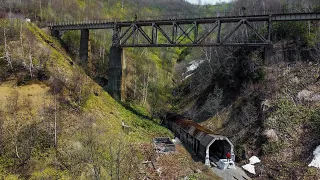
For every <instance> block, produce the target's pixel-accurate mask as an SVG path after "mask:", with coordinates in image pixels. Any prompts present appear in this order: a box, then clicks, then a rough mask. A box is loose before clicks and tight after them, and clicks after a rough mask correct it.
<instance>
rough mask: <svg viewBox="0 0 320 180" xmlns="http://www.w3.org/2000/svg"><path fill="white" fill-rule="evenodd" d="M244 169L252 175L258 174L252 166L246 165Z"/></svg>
mask: <svg viewBox="0 0 320 180" xmlns="http://www.w3.org/2000/svg"><path fill="white" fill-rule="evenodd" d="M242 168H243V169H244V170H246V171H248V172H249V173H251V174H256V171H255V169H254V165H252V164H246V165H243V166H242Z"/></svg>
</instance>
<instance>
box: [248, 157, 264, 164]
mask: <svg viewBox="0 0 320 180" xmlns="http://www.w3.org/2000/svg"><path fill="white" fill-rule="evenodd" d="M249 161H250V163H249V164H252V165H254V164H257V163H260V162H261V160H260V159H259V158H258V157H257V156H252V157H251V158H250V159H249Z"/></svg>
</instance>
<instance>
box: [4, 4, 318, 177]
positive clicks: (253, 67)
mask: <svg viewBox="0 0 320 180" xmlns="http://www.w3.org/2000/svg"><path fill="white" fill-rule="evenodd" d="M319 10H320V2H319V1H318V0H306V1H298V0H286V1H284V0H235V1H232V2H230V3H224V2H222V3H218V4H216V5H193V4H190V3H188V2H187V1H185V0H37V1H36V0H0V18H1V19H0V101H1V102H3V103H1V104H0V178H2V179H143V178H146V177H147V178H150V179H179V178H185V177H188V178H189V179H215V178H217V177H216V176H215V175H214V174H212V172H211V171H208V169H206V168H205V167H203V165H202V164H201V163H200V164H199V163H196V162H194V161H193V160H192V158H191V156H190V154H189V153H188V152H187V151H186V150H185V149H184V148H183V147H181V148H179V149H178V151H179V154H176V155H174V158H172V157H160V159H157V164H158V165H157V166H158V167H156V168H155V166H154V165H152V166H153V167H152V166H151V165H145V164H143V163H142V162H146V161H152V160H153V159H154V158H155V157H154V156H155V155H154V153H153V151H152V145H151V143H150V142H151V140H152V138H153V137H156V136H169V137H173V135H172V133H171V132H169V131H168V130H167V129H166V128H164V127H162V126H161V125H160V122H161V118H163V117H164V115H165V114H166V112H175V113H179V114H182V115H184V116H186V117H187V118H189V119H192V120H194V121H196V122H198V123H200V124H201V125H203V126H205V127H207V128H208V129H210V130H212V131H213V132H216V133H217V134H221V135H225V136H227V137H229V138H230V140H231V141H232V142H233V143H234V145H235V151H236V157H237V163H238V164H239V165H243V164H245V163H246V161H247V159H248V158H249V157H250V156H252V155H256V156H259V157H261V160H262V164H263V165H262V166H261V167H259V168H258V170H257V171H258V172H259V173H257V176H252V178H257V179H270V178H271V179H279V178H283V179H295V178H297V179H318V178H319V177H320V172H319V170H318V169H316V168H308V166H307V165H308V164H309V163H310V161H311V160H312V158H313V155H312V152H313V150H314V149H315V148H316V147H317V146H318V145H319V144H320V141H319V129H320V100H319V96H320V89H319V87H320V84H319V83H320V81H319V77H320V66H319V63H320V60H319V59H320V28H319V25H320V23H319V21H301V22H281V23H280V22H276V23H273V24H272V42H273V47H272V48H271V51H272V53H271V54H272V56H271V57H270V58H268V59H266V58H265V48H264V47H255V48H252V47H251V48H249V47H201V48H200V47H198V48H191V47H179V48H178V47H174V48H164V47H162V48H126V49H125V57H126V70H125V77H126V78H125V93H126V101H125V102H116V101H115V100H113V99H112V98H111V97H110V96H109V95H108V93H107V92H106V91H105V90H106V86H107V82H108V77H107V74H108V63H109V53H110V47H111V44H112V43H111V39H112V31H110V30H92V31H91V32H90V48H89V49H90V52H89V61H88V62H82V61H80V59H79V57H78V56H79V46H80V32H79V31H66V32H63V34H62V36H61V39H60V40H58V39H55V38H53V37H51V36H50V32H49V29H48V28H47V23H50V22H64V21H90V20H110V21H131V20H135V19H137V20H146V19H154V18H157V19H159V18H160V19H167V18H173V17H174V18H179V17H212V16H223V15H229V16H236V15H246V14H247V15H249V14H264V13H292V12H300V13H304V12H319ZM26 18H28V19H30V20H31V23H29V22H26V21H25V19H26ZM235 26H236V23H234V24H231V25H230V26H227V27H224V28H223V32H224V33H225V34H226V33H227V32H229V31H230V30H232V28H234V27H235ZM254 27H255V28H256V29H258V30H259V32H261V33H262V34H263V33H265V32H266V27H267V26H266V24H265V23H264V22H258V23H255V24H254ZM202 30H203V31H206V30H207V29H205V28H204V29H202ZM215 37H216V36H215V34H214V35H213V36H212V37H209V41H214V40H215ZM256 39H257V37H255V36H253V35H252V32H251V31H250V29H248V28H245V27H241V28H240V29H239V31H237V32H236V33H235V34H234V35H233V36H232V37H231V39H230V40H232V41H236V42H242V41H243V42H248V41H256ZM160 41H161V39H160ZM195 65H196V68H193V69H192V68H191V70H190V67H191V66H195ZM124 127H129V128H128V129H126V128H124ZM198 169H201V170H199V171H198Z"/></svg>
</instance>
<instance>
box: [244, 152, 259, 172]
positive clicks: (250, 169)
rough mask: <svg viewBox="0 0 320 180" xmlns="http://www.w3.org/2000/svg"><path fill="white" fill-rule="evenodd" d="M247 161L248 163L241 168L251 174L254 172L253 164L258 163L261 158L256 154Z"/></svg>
mask: <svg viewBox="0 0 320 180" xmlns="http://www.w3.org/2000/svg"><path fill="white" fill-rule="evenodd" d="M249 161H250V162H249V164H246V165H243V166H242V168H243V169H244V170H246V171H248V172H249V173H251V174H256V170H255V168H254V164H257V163H260V162H261V160H260V159H259V158H258V157H257V156H252V157H251V158H250V159H249Z"/></svg>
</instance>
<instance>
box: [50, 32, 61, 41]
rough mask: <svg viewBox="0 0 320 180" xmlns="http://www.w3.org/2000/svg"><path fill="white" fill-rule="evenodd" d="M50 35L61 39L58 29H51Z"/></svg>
mask: <svg viewBox="0 0 320 180" xmlns="http://www.w3.org/2000/svg"><path fill="white" fill-rule="evenodd" d="M51 36H53V37H55V38H57V39H61V35H60V31H58V30H51Z"/></svg>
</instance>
